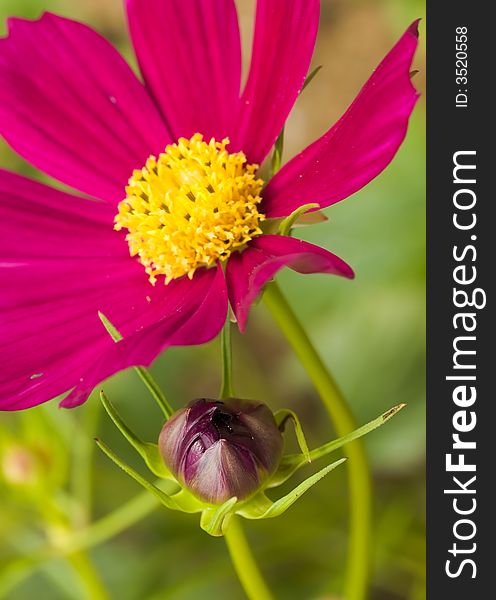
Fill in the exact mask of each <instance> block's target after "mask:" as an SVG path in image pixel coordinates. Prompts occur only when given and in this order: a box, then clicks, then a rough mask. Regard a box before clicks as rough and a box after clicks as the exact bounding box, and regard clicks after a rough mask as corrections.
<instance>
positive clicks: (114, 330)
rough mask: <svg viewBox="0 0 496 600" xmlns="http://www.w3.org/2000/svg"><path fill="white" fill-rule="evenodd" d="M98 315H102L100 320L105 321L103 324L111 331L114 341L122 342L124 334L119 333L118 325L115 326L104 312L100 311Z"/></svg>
mask: <svg viewBox="0 0 496 600" xmlns="http://www.w3.org/2000/svg"><path fill="white" fill-rule="evenodd" d="M98 316H99V317H100V321H101V322H102V323H103V326H104V327H105V329H106V330H107V332H108V333H109V335H110V337H111V338H112V339H113V340H114V342H120V341H121V340H122V335H121V334H120V333H119V331H118V329H117V327H115V325H112V323H111V322H110V321H109V320H108V319H107V317H106V316H105V315H104V314H103V313H102V312H100V311H98Z"/></svg>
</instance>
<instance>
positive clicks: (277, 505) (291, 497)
mask: <svg viewBox="0 0 496 600" xmlns="http://www.w3.org/2000/svg"><path fill="white" fill-rule="evenodd" d="M346 460H347V459H346V458H341V459H340V460H337V461H336V462H334V463H332V464H331V465H328V466H327V467H324V468H323V469H321V470H320V471H319V472H318V473H314V474H313V475H311V476H310V477H308V479H305V481H303V482H302V483H300V485H298V486H296V487H295V488H294V490H292V491H291V492H289V494H286V495H285V496H283V497H282V498H280V499H279V500H276V502H273V503H272V504H271V506H270V507H269V508H268V509H267V510H266V511H265V512H263V513H262V514H259V515H257V514H256V513H250V511H249V510H248V511H247V510H246V509H245V510H244V511H243V516H244V517H245V518H246V519H272V518H274V517H279V516H280V515H282V514H283V513H285V512H286V511H287V510H288V508H289V507H290V506H292V505H293V504H294V503H295V502H296V501H297V500H298V499H299V498H301V496H303V494H304V493H305V492H307V491H308V490H309V489H310V488H311V487H312V486H314V485H315V484H316V483H318V482H319V481H320V480H321V479H323V478H324V477H325V476H326V475H327V474H328V473H330V472H331V471H333V470H334V469H335V468H336V467H339V465H342V464H343V463H344V462H345V461H346ZM240 514H241V513H240Z"/></svg>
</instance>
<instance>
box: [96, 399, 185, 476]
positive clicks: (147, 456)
mask: <svg viewBox="0 0 496 600" xmlns="http://www.w3.org/2000/svg"><path fill="white" fill-rule="evenodd" d="M100 400H101V401H102V404H103V407H104V408H105V410H106V411H107V414H108V415H109V417H110V418H111V419H112V421H113V422H114V423H115V425H116V427H117V429H118V430H119V431H120V432H121V433H122V435H123V436H124V437H125V438H126V440H127V441H128V442H129V443H130V444H131V446H132V447H133V448H134V449H135V450H136V452H137V453H138V454H139V455H140V456H141V458H142V459H143V460H144V461H145V463H146V466H147V467H148V468H149V469H150V471H151V472H152V473H153V474H154V475H156V476H157V477H161V478H162V479H169V480H171V481H175V479H174V477H173V476H172V474H171V472H170V471H169V469H168V468H167V467H166V466H165V464H164V461H163V460H162V456H161V455H160V451H159V449H158V446H157V444H151V443H149V442H143V441H142V440H141V439H140V438H139V437H138V436H137V435H136V434H135V433H134V432H133V431H132V430H131V429H130V428H129V427H128V426H127V425H126V423H125V422H124V421H123V420H122V418H121V416H120V415H119V413H118V412H117V410H116V408H115V406H114V405H113V404H112V402H110V400H109V399H108V398H107V396H106V395H105V394H104V392H103V391H101V392H100Z"/></svg>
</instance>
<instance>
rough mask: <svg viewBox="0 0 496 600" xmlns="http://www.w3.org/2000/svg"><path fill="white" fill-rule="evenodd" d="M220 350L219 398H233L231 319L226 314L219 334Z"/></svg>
mask: <svg viewBox="0 0 496 600" xmlns="http://www.w3.org/2000/svg"><path fill="white" fill-rule="evenodd" d="M220 352H221V356H222V383H221V388H220V394H219V397H220V399H221V400H225V399H226V398H234V389H233V380H232V349H231V320H230V318H229V315H228V316H227V319H226V323H225V325H224V327H223V328H222V331H221V334H220Z"/></svg>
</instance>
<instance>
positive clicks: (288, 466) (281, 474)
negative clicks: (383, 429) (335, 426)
mask: <svg viewBox="0 0 496 600" xmlns="http://www.w3.org/2000/svg"><path fill="white" fill-rule="evenodd" d="M405 406H406V404H398V405H397V406H393V408H391V409H389V410H388V411H386V412H385V413H384V414H382V415H381V416H380V417H378V418H377V419H374V420H373V421H370V423H367V424H366V425H363V426H362V427H359V428H358V429H355V431H352V432H351V433H348V434H347V435H345V436H343V437H340V438H338V439H337V440H333V441H332V442H328V443H327V444H324V445H323V446H320V447H319V448H316V449H315V450H311V452H310V458H311V460H316V459H317V458H322V457H323V456H327V455H328V454H330V453H331V452H334V451H335V450H338V449H339V448H341V447H342V446H344V445H345V444H348V443H349V442H352V441H353V440H356V439H358V438H360V437H362V436H364V435H366V434H367V433H370V432H371V431H373V430H374V429H377V428H378V427H380V426H381V425H384V423H387V422H388V421H389V420H390V419H392V418H393V417H394V415H396V414H398V413H399V411H400V410H401V409H402V408H404V407H405ZM306 462H307V459H306V457H305V456H304V455H303V454H288V455H286V456H283V457H282V459H281V462H280V464H279V468H278V469H277V471H276V473H275V474H274V475H273V476H272V478H271V480H270V482H269V484H268V486H267V487H269V488H271V487H276V486H278V485H281V484H283V483H284V482H285V481H287V480H288V479H289V478H290V477H291V476H292V475H293V474H294V473H295V472H296V471H297V470H298V469H300V468H301V467H302V466H303V465H305V463H306Z"/></svg>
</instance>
